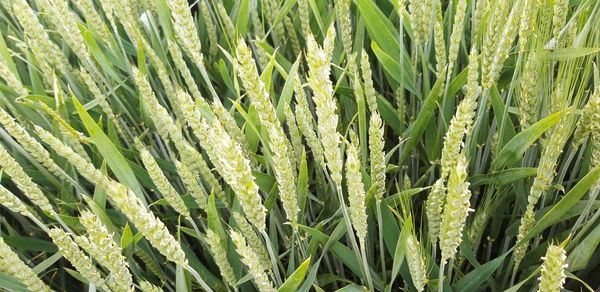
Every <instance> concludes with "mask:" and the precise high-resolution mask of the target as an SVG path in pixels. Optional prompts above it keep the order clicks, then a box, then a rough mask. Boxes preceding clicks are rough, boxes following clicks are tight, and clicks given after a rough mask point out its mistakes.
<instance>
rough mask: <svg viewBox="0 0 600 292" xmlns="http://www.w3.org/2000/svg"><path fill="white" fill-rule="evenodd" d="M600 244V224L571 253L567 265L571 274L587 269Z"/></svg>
mask: <svg viewBox="0 0 600 292" xmlns="http://www.w3.org/2000/svg"><path fill="white" fill-rule="evenodd" d="M599 244H600V224H598V225H596V227H595V228H594V229H593V230H592V231H591V232H590V233H589V234H588V235H587V236H586V237H585V238H584V239H583V240H582V241H581V242H580V243H579V244H577V245H576V246H575V248H574V249H573V250H572V251H571V252H569V257H568V258H567V263H568V264H569V270H570V271H571V272H574V271H579V270H582V269H585V268H586V267H587V265H588V263H589V262H590V259H591V258H592V256H593V255H594V253H595V252H596V249H597V248H598V245H599Z"/></svg>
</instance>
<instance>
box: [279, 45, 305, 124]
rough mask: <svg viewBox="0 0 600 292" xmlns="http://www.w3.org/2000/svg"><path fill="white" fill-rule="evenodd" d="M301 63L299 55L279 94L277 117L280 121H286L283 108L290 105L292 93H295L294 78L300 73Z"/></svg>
mask: <svg viewBox="0 0 600 292" xmlns="http://www.w3.org/2000/svg"><path fill="white" fill-rule="evenodd" d="M299 63H300V58H299V57H298V59H297V60H296V62H294V65H292V69H291V70H290V72H289V73H288V76H287V78H286V80H285V84H284V85H283V90H282V91H281V94H279V100H278V101H277V111H276V113H277V119H279V121H285V113H284V112H283V109H284V108H285V106H286V105H289V104H290V101H291V100H292V94H293V93H294V78H296V75H297V74H298V64H299Z"/></svg>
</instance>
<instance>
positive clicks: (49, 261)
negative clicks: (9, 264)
mask: <svg viewBox="0 0 600 292" xmlns="http://www.w3.org/2000/svg"><path fill="white" fill-rule="evenodd" d="M62 257H63V255H62V254H61V253H60V252H57V253H55V254H53V255H51V256H50V257H48V258H47V259H45V260H44V261H42V262H41V263H39V264H37V265H36V266H35V267H33V269H32V270H33V272H34V273H36V274H39V273H41V272H43V271H45V270H46V269H48V268H49V267H51V266H52V265H54V263H56V262H57V261H58V260H60V259H62Z"/></svg>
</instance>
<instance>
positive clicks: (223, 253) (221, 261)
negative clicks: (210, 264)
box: [206, 229, 237, 287]
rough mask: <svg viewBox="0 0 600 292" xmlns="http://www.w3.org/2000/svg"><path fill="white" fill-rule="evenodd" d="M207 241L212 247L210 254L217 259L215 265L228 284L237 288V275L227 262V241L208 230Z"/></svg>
mask: <svg viewBox="0 0 600 292" xmlns="http://www.w3.org/2000/svg"><path fill="white" fill-rule="evenodd" d="M206 241H207V242H208V245H209V246H210V252H211V253H212V255H213V257H214V258H215V263H216V264H217V266H218V267H219V270H220V271H221V275H222V276H223V278H224V279H225V281H226V282H227V284H228V285H229V286H231V287H236V286H237V284H236V280H235V274H234V273H233V268H232V267H231V265H230V264H229V261H228V260H227V250H226V249H225V247H224V246H223V245H224V244H225V245H226V243H227V240H226V239H222V238H221V237H220V236H219V235H218V234H217V233H216V232H214V231H212V230H211V229H207V230H206Z"/></svg>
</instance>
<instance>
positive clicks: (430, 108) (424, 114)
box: [398, 70, 445, 165]
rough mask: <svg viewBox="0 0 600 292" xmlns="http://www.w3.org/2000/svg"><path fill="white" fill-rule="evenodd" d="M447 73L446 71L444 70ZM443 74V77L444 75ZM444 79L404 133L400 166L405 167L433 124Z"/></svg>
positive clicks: (428, 97) (431, 92) (441, 79)
mask: <svg viewBox="0 0 600 292" xmlns="http://www.w3.org/2000/svg"><path fill="white" fill-rule="evenodd" d="M444 72H445V70H444ZM444 72H442V74H441V75H442V76H443V75H444ZM443 83H444V78H439V79H438V80H437V81H436V82H435V84H434V85H433V88H432V89H431V91H430V92H429V95H428V96H427V98H426V99H425V101H424V102H423V106H422V108H421V111H420V112H419V115H418V116H417V118H416V120H415V121H414V122H413V123H412V124H411V125H410V127H409V128H408V130H406V132H405V133H404V136H402V137H403V139H404V140H406V142H405V143H404V145H403V146H402V152H401V154H400V158H399V163H398V165H403V164H404V161H405V160H406V159H407V158H408V156H410V154H411V153H412V151H413V148H415V146H416V145H417V143H418V142H419V139H420V138H421V136H422V135H423V132H424V131H425V129H426V128H427V125H429V123H431V119H432V118H433V113H434V111H435V109H436V108H437V103H438V101H439V99H440V97H441V96H442V94H441V93H442V90H443V86H442V85H443Z"/></svg>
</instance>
